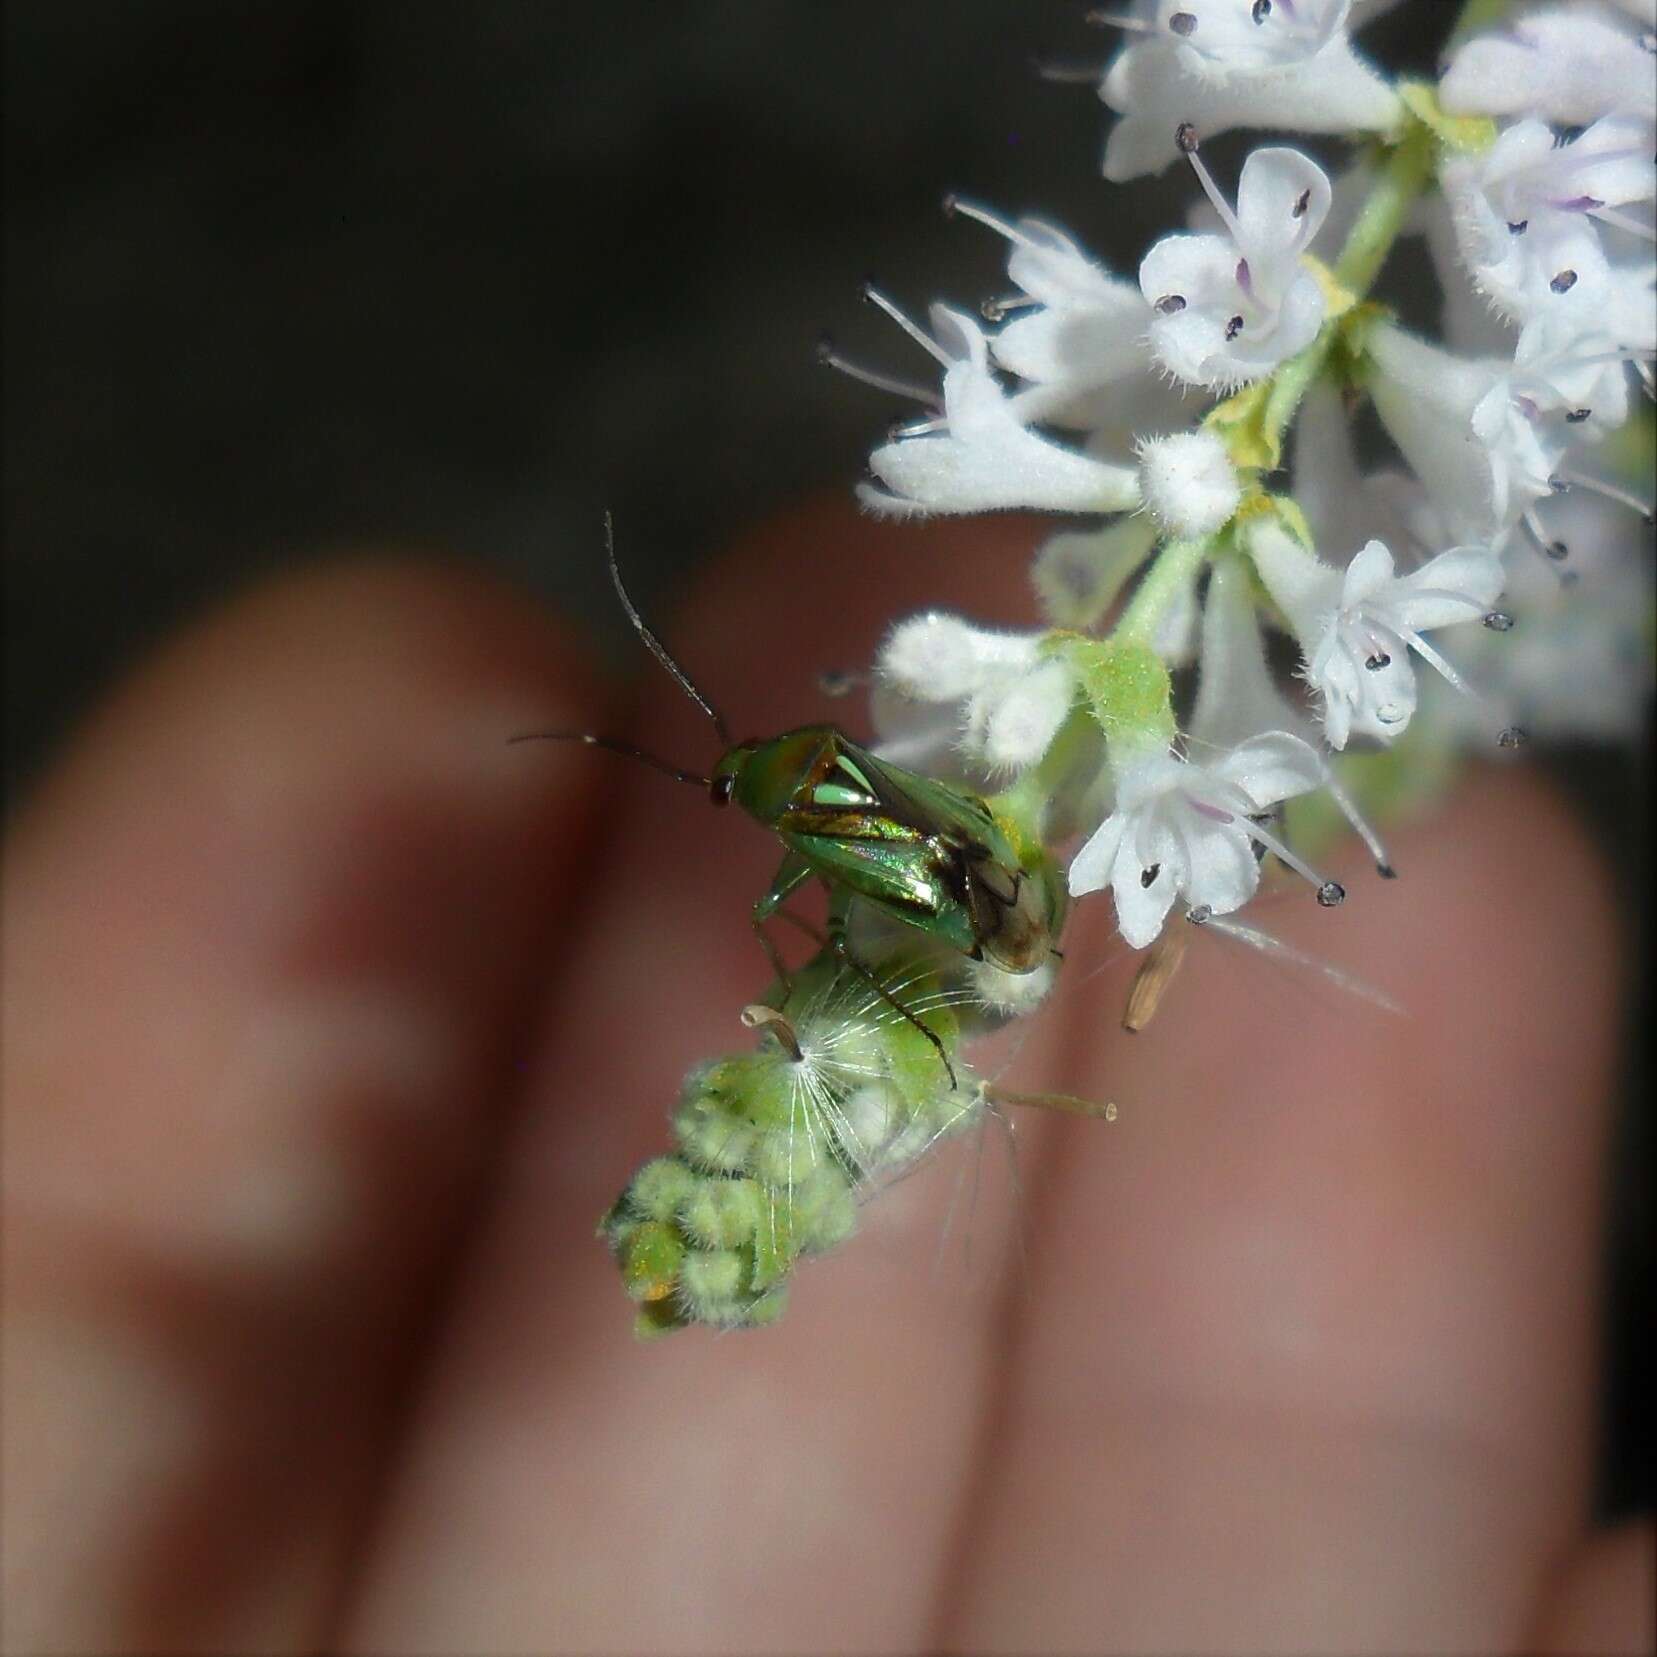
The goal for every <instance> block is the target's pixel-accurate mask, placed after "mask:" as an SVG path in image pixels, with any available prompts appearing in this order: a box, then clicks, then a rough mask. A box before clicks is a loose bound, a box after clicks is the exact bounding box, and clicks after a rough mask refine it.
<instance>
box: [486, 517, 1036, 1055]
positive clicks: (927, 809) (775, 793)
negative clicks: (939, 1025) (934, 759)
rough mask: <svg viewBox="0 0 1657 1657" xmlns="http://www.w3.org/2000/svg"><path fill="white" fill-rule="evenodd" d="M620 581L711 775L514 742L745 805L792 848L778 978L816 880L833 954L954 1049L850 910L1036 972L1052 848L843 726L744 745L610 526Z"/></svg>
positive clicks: (634, 754)
mask: <svg viewBox="0 0 1657 1657" xmlns="http://www.w3.org/2000/svg"><path fill="white" fill-rule="evenodd" d="M605 546H606V551H607V553H608V556H609V564H610V577H611V580H612V581H613V582H614V583H615V588H616V593H617V596H618V597H619V598H620V599H621V603H622V607H623V609H625V610H626V612H627V617H628V620H629V621H631V622H632V624H633V629H634V631H635V632H636V633H637V634H638V635H639V637H640V638H641V639H642V640H643V641H644V643H645V645H646V646H647V647H648V648H649V650H650V652H651V653H652V654H653V655H654V656H655V657H656V659H657V660H658V661H659V662H660V663H661V664H662V666H663V667H665V668H666V669H667V671H668V672H669V673H670V674H672V676H673V678H674V679H675V681H677V683H678V684H679V686H680V688H681V689H682V690H683V691H684V692H685V694H686V695H687V696H689V697H690V699H691V700H692V701H693V702H695V703H696V705H697V706H698V707H699V708H701V710H702V711H703V712H704V713H705V714H707V716H708V717H709V719H711V720H712V721H713V724H714V729H715V730H716V731H717V732H718V733H719V739H720V741H721V742H722V743H724V744H725V751H724V753H723V754H722V755H721V756H720V759H719V761H718V763H717V764H716V765H715V766H714V768H713V772H712V774H711V775H709V776H702V775H701V774H699V773H697V772H693V771H683V770H680V769H679V768H678V767H677V766H674V765H670V764H668V763H667V762H666V761H665V760H661V759H658V758H657V757H656V756H655V755H653V754H648V753H646V752H644V751H643V750H642V749H639V748H635V747H633V746H632V745H631V744H630V743H623V742H617V741H614V740H612V739H610V738H608V737H601V736H594V735H592V734H590V733H588V732H584V731H537V732H532V733H529V734H528V735H526V736H523V737H514V738H513V739H512V740H513V741H519V742H521V741H535V740H549V739H550V740H574V741H580V742H587V743H591V744H593V745H594V746H596V747H600V748H607V749H610V750H611V751H612V752H615V753H621V754H626V755H628V756H629V757H631V758H634V759H641V760H643V761H645V763H646V764H649V765H653V766H655V767H656V769H657V770H660V771H665V772H666V773H667V774H668V775H669V776H671V777H674V778H676V779H678V780H679V781H680V782H688V783H694V784H696V785H697V786H699V787H702V788H706V789H707V790H708V796H709V798H710V799H711V800H712V801H713V803H714V804H715V805H716V806H724V805H728V804H729V803H730V802H731V801H733V800H734V801H735V802H736V803H737V805H739V806H741V807H742V809H743V810H744V811H746V812H747V813H748V814H749V815H750V816H751V817H753V818H754V819H755V820H756V821H758V822H759V823H761V824H762V825H764V826H765V827H766V828H769V829H771V830H772V831H773V832H774V833H775V834H776V836H777V838H778V839H779V840H781V841H782V843H783V848H784V850H783V859H782V863H781V866H780V867H779V868H778V870H777V873H776V876H775V877H774V878H773V880H772V882H771V884H770V886H769V887H768V888H767V890H766V892H765V893H764V895H763V896H762V897H761V898H760V899H759V901H758V902H757V903H756V904H755V905H754V909H753V917H752V919H753V925H754V929H755V931H756V933H757V934H758V936H759V938H760V941H761V943H762V944H763V945H764V946H765V950H766V953H767V955H768V956H769V957H770V959H771V962H772V965H773V967H774V968H775V969H776V972H777V975H778V977H779V978H780V979H781V980H782V982H783V984H784V986H785V987H786V986H787V984H788V982H789V978H788V973H787V969H786V968H785V967H784V966H783V963H782V961H781V958H780V957H779V956H778V954H777V952H776V950H775V948H774V947H773V946H772V944H771V942H770V940H769V939H768V938H767V937H766V935H765V933H764V931H763V929H762V926H763V923H764V922H765V921H767V920H769V919H770V918H771V917H773V916H778V917H780V918H782V919H786V920H789V921H791V922H793V923H794V924H795V925H797V926H800V927H801V928H802V929H803V930H805V931H808V932H813V933H814V932H815V929H814V928H812V927H810V926H809V924H808V923H806V922H804V921H802V920H800V919H799V917H797V916H794V915H792V914H790V913H789V912H788V911H786V910H785V909H784V908H783V905H784V904H785V903H786V902H787V901H788V899H789V897H791V896H792V895H793V894H794V893H795V892H797V891H798V890H799V889H800V888H801V887H802V886H804V885H805V884H806V883H807V882H808V881H810V880H813V879H817V880H821V881H822V882H823V884H824V885H825V886H826V887H827V888H828V893H829V915H828V933H827V938H826V939H825V940H824V941H825V942H826V943H827V945H828V947H829V948H831V949H833V950H834V952H835V953H836V954H837V955H838V956H839V957H840V958H841V959H842V960H844V961H845V962H846V963H847V965H848V966H849V967H851V968H852V969H853V970H854V971H856V972H858V973H859V974H860V975H861V976H862V977H863V978H864V979H865V980H867V982H868V983H869V984H870V985H871V986H872V987H873V988H874V989H875V990H876V991H877V992H878V993H879V994H880V995H881V996H882V997H883V998H885V999H886V1000H887V1001H889V1002H891V1004H892V1005H893V1006H894V1007H895V1008H896V1009H897V1010H898V1011H899V1012H900V1013H902V1014H903V1015H904V1017H905V1018H907V1019H909V1021H910V1022H911V1023H913V1024H915V1025H916V1026H917V1028H919V1029H920V1030H921V1031H922V1032H923V1033H924V1034H925V1035H926V1036H927V1038H928V1040H930V1041H931V1042H932V1044H933V1046H934V1047H935V1048H937V1050H938V1056H939V1058H940V1059H941V1060H942V1061H943V1065H944V1069H945V1070H946V1071H947V1072H948V1074H949V1078H950V1085H951V1087H953V1086H954V1085H955V1072H954V1070H953V1068H952V1067H951V1065H950V1063H949V1059H948V1057H947V1055H946V1054H945V1053H944V1050H943V1045H942V1043H941V1042H940V1041H939V1040H938V1039H937V1037H936V1036H935V1035H933V1033H932V1032H931V1031H930V1030H928V1029H927V1028H926V1026H925V1025H924V1024H921V1023H920V1021H919V1020H918V1019H916V1018H915V1017H914V1015H913V1014H912V1013H910V1012H909V1010H908V1009H907V1008H906V1007H904V1006H903V1004H902V1003H901V1002H899V1001H896V1000H894V999H893V997H892V996H891V995H890V994H889V993H888V992H887V991H886V990H885V989H884V988H883V987H882V986H881V985H880V983H879V981H878V980H877V979H876V978H875V977H874V976H873V974H871V973H870V972H869V971H868V969H867V968H866V967H865V966H863V964H862V963H861V962H859V961H857V960H856V959H855V957H854V956H853V955H852V954H851V952H850V950H849V949H848V947H847V943H846V929H847V924H848V918H849V914H850V910H851V907H852V905H853V903H855V902H859V901H860V902H862V903H865V904H867V905H869V907H871V908H872V909H875V910H877V911H879V912H880V913H881V914H883V915H886V916H889V917H890V918H891V919H893V920H896V921H900V922H902V923H903V924H904V925H906V926H910V927H913V928H915V929H916V930H917V931H919V932H921V933H924V934H925V935H926V936H928V937H930V938H932V939H934V940H936V941H937V942H939V943H941V944H944V945H946V946H947V947H949V948H950V949H953V950H957V951H959V952H960V953H961V954H962V955H964V956H966V957H968V958H970V959H972V960H975V961H987V962H989V963H990V964H991V965H992V966H995V967H999V968H1000V969H1001V970H1002V971H1004V972H1010V973H1020V974H1022V973H1029V972H1034V971H1035V970H1036V968H1038V967H1039V966H1041V965H1042V964H1043V963H1044V962H1045V961H1046V960H1047V958H1048V956H1049V955H1052V954H1056V953H1057V952H1056V950H1055V949H1054V942H1055V940H1056V938H1057V935H1058V931H1059V927H1060V925H1061V924H1062V922H1063V918H1064V904H1065V893H1064V887H1063V883H1062V881H1061V880H1060V878H1059V875H1058V871H1057V869H1056V867H1055V865H1054V864H1053V861H1052V859H1051V858H1050V857H1049V856H1048V854H1047V852H1046V851H1045V849H1044V848H1043V847H1042V846H1041V845H1040V843H1039V842H1037V841H1035V840H1034V839H1033V838H1031V837H1029V836H1026V835H1024V834H1023V833H1021V832H1020V830H1019V829H1018V828H1017V826H1016V825H1015V824H1013V823H1011V822H1010V821H1008V820H1006V819H1004V818H1001V817H998V816H997V815H996V813H995V812H994V811H993V810H991V808H990V806H989V805H988V804H987V803H986V802H985V801H984V800H982V799H980V798H979V797H978V796H977V795H975V794H970V793H968V792H966V791H965V790H964V789H960V788H954V787H951V786H949V785H948V784H946V783H941V782H938V781H936V780H935V779H933V778H931V777H923V776H920V775H918V774H917V773H915V772H913V771H906V770H904V769H903V768H902V767H901V766H896V765H892V764H891V763H889V762H888V761H886V760H883V759H880V758H878V757H877V756H876V755H874V754H871V753H870V752H869V751H868V750H867V749H866V748H862V747H859V746H858V744H857V743H855V742H853V741H851V739H850V738H849V737H847V736H846V735H845V734H844V733H843V732H841V731H840V730H838V729H837V728H836V727H835V726H833V725H802V726H800V727H799V729H797V730H792V731H785V732H784V733H783V734H782V735H781V736H777V737H773V738H771V739H770V740H769V741H764V742H761V741H754V742H739V743H732V741H731V738H730V732H729V730H728V728H727V727H726V724H725V720H724V718H723V716H722V715H721V714H720V713H719V712H718V710H717V709H716V708H715V707H714V706H713V704H712V703H711V702H709V700H708V699H707V697H706V696H704V695H703V694H702V692H701V691H700V690H698V689H697V688H696V686H695V685H694V684H693V683H692V682H691V679H690V677H689V675H688V674H687V673H686V672H685V670H684V669H683V668H682V667H680V666H679V664H678V663H677V662H676V661H675V660H674V659H673V657H672V656H670V655H669V654H668V652H667V649H666V647H665V646H664V645H663V644H662V642H661V640H660V639H658V638H657V637H656V635H655V634H654V633H652V632H651V630H650V628H649V627H648V626H647V625H646V624H645V622H644V618H643V617H642V616H640V614H639V612H638V610H637V608H636V607H635V605H634V603H633V601H632V599H631V598H630V597H629V596H628V593H627V589H626V587H625V586H623V584H622V579H621V571H620V569H619V568H618V567H617V564H616V553H615V539H614V535H613V532H612V530H611V526H610V521H609V518H608V516H606V518H605Z"/></svg>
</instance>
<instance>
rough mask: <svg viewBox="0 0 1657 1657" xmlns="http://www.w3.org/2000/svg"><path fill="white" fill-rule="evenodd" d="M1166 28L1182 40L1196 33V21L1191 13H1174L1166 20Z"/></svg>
mask: <svg viewBox="0 0 1657 1657" xmlns="http://www.w3.org/2000/svg"><path fill="white" fill-rule="evenodd" d="M1168 27H1169V28H1170V29H1172V30H1173V31H1174V33H1175V34H1177V35H1179V36H1181V37H1182V38H1183V37H1184V36H1186V35H1193V34H1195V33H1196V32H1197V19H1196V16H1195V14H1194V13H1192V12H1175V13H1174V15H1173V16H1172V17H1170V18H1169V19H1168Z"/></svg>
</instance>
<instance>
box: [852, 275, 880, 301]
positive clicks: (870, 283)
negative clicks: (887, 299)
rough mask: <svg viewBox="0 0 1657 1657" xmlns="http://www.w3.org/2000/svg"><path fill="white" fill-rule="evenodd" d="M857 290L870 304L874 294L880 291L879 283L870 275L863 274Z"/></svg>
mask: <svg viewBox="0 0 1657 1657" xmlns="http://www.w3.org/2000/svg"><path fill="white" fill-rule="evenodd" d="M857 291H858V292H859V293H860V294H862V296H863V297H864V298H865V299H866V300H868V301H869V303H870V304H871V305H872V304H873V303H874V297H875V295H876V294H877V293H879V292H880V283H879V282H877V281H876V280H875V279H874V277H872V276H865V277H864V278H863V282H862V285H861V286H860V287H859V288H858V290H857Z"/></svg>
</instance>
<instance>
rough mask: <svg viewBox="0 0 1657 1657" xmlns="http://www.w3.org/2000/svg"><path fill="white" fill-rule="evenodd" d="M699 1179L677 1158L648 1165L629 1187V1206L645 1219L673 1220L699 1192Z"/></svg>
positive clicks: (665, 1157) (635, 1176)
mask: <svg viewBox="0 0 1657 1657" xmlns="http://www.w3.org/2000/svg"><path fill="white" fill-rule="evenodd" d="M697 1180H698V1175H697V1174H696V1172H695V1170H694V1169H691V1168H687V1167H686V1166H685V1164H684V1163H683V1162H681V1161H680V1160H679V1159H678V1157H676V1156H659V1157H657V1158H656V1159H655V1161H653V1162H647V1163H645V1165H644V1166H643V1167H642V1168H641V1169H640V1170H639V1171H638V1172H637V1173H636V1174H635V1175H634V1176H633V1183H632V1184H631V1185H629V1186H628V1187H627V1192H626V1199H627V1206H628V1207H629V1208H631V1209H632V1210H633V1212H634V1213H635V1214H637V1215H638V1216H639V1217H640V1218H641V1219H646V1220H671V1219H673V1218H675V1217H676V1216H677V1214H678V1212H679V1210H680V1209H681V1208H682V1207H683V1206H684V1205H685V1203H687V1202H688V1201H689V1200H690V1198H691V1195H692V1193H693V1192H694V1191H695V1190H696V1185H697Z"/></svg>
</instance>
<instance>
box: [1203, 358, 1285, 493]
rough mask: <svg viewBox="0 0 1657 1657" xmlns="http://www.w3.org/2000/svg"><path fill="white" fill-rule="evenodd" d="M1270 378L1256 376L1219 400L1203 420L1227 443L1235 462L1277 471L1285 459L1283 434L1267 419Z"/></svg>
mask: <svg viewBox="0 0 1657 1657" xmlns="http://www.w3.org/2000/svg"><path fill="white" fill-rule="evenodd" d="M1271 388H1272V383H1271V381H1270V380H1269V379H1265V380H1256V381H1255V382H1254V383H1253V384H1252V385H1246V386H1244V387H1243V389H1242V390H1241V391H1234V392H1232V394H1231V395H1230V396H1229V397H1227V398H1226V399H1225V400H1224V401H1223V402H1219V403H1216V404H1215V405H1214V407H1213V408H1211V409H1210V410H1209V411H1208V414H1207V416H1206V418H1205V419H1204V420H1203V426H1204V428H1205V429H1206V430H1208V431H1211V432H1213V433H1215V434H1216V435H1217V436H1218V437H1219V438H1220V440H1221V441H1222V442H1223V443H1224V444H1225V448H1226V453H1227V454H1228V455H1229V456H1230V457H1231V464H1232V465H1233V466H1236V467H1237V468H1239V469H1240V470H1245V471H1255V472H1275V471H1276V470H1277V468H1278V466H1279V465H1280V464H1281V463H1282V459H1283V443H1282V438H1281V435H1279V434H1276V433H1274V431H1273V429H1272V427H1271V425H1270V423H1269V422H1268V420H1267V405H1268V403H1269V401H1270V399H1271Z"/></svg>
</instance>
